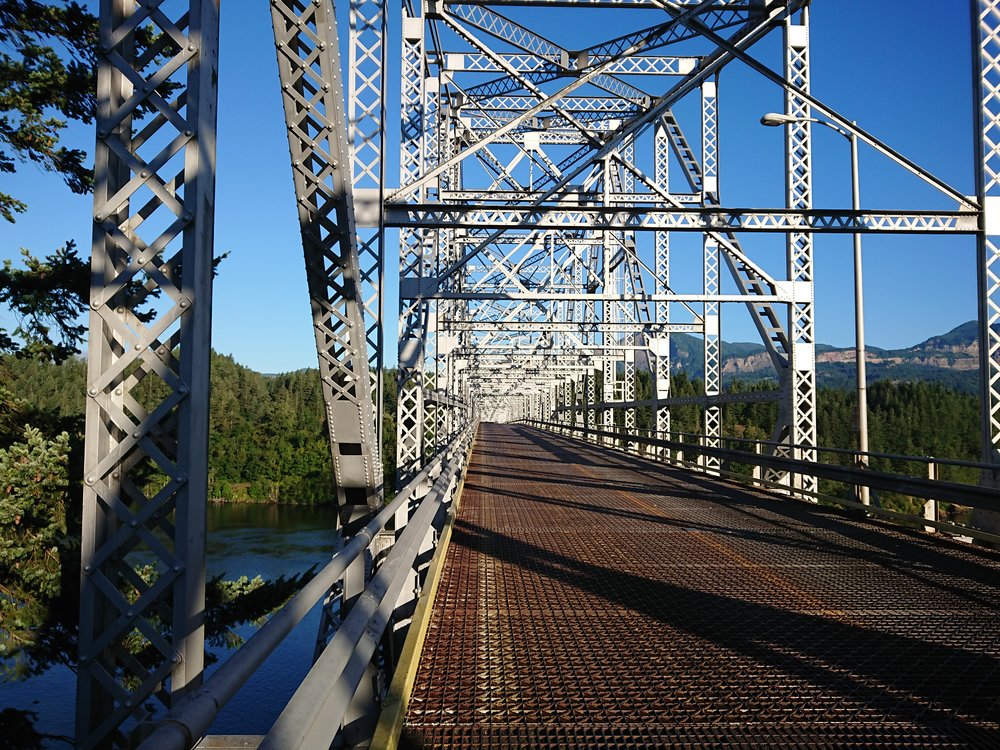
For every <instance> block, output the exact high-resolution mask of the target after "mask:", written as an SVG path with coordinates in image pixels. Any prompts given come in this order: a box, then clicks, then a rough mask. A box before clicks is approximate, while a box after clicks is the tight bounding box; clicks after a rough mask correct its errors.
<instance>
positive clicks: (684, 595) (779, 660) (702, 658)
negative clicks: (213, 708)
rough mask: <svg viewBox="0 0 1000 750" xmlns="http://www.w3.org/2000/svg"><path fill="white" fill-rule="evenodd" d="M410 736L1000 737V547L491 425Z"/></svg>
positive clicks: (728, 743) (749, 744) (798, 741)
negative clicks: (907, 527) (978, 545)
mask: <svg viewBox="0 0 1000 750" xmlns="http://www.w3.org/2000/svg"><path fill="white" fill-rule="evenodd" d="M442 576H443V577H442V580H441V584H440V587H439V589H438V592H437V598H436V600H435V604H434V610H433V614H432V618H431V622H430V627H429V631H428V635H427V641H426V643H425V645H424V650H423V655H422V658H421V662H420V666H419V670H418V673H417V677H416V684H415V686H414V689H413V695H412V698H411V701H410V705H409V710H408V713H407V717H406V727H405V730H404V736H403V745H402V746H403V747H409V748H418V747H419V748H458V747H476V748H515V747H525V748H527V747H539V748H544V747H552V748H555V747H560V748H565V747H595V748H596V747H600V748H613V747H636V746H643V747H664V748H667V747H669V748H694V747H698V748H702V747H720V746H724V747H731V748H758V747H770V748H847V747H849V748H875V747H877V748H887V747H894V748H903V747H906V748H919V747H941V748H953V747H954V748H984V749H986V748H989V749H990V750H995V748H998V747H1000V555H998V554H997V553H996V552H992V551H987V550H983V549H980V548H973V547H968V546H966V545H961V544H959V543H954V542H949V541H947V540H943V539H939V538H931V537H929V536H928V535H923V534H918V533H909V532H906V531H901V530H898V529H892V528H889V527H886V526H883V525H880V524H877V523H872V522H864V523H862V522H859V521H854V520H852V519H850V518H848V517H847V516H845V515H842V514H840V513H837V512H833V511H829V510H825V509H822V508H818V507H816V506H810V505H807V504H805V503H799V502H794V501H781V500H774V499H769V498H766V497H764V496H762V495H761V496H758V495H755V494H753V493H750V492H747V491H744V490H742V489H739V488H736V487H733V486H729V485H726V484H723V483H718V482H710V481H707V480H704V479H702V478H700V477H694V476H691V475H687V474H684V473H681V472H676V471H672V470H669V469H664V468H661V467H657V466H656V465H654V464H652V463H649V462H645V461H641V460H639V459H634V458H630V457H626V456H623V455H620V454H613V453H607V452H603V451H601V450H600V449H597V448H594V447H592V446H586V445H584V444H582V443H579V442H577V441H572V440H567V439H564V438H560V437H558V436H555V435H552V434H549V433H545V432H539V431H537V430H532V429H529V428H525V427H519V426H505V425H484V426H483V427H482V428H481V430H480V434H479V437H478V439H477V443H476V449H475V451H474V453H473V455H472V458H471V465H470V467H469V473H468V477H467V480H466V485H465V490H464V493H463V499H462V508H461V511H460V514H459V518H458V522H457V524H456V527H455V532H454V534H453V536H452V544H451V547H450V549H449V553H448V559H447V560H446V563H445V566H444V570H443V574H442Z"/></svg>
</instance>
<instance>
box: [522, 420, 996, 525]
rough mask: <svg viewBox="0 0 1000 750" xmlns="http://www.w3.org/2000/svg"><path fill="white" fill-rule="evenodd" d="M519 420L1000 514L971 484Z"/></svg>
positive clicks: (992, 495)
mask: <svg viewBox="0 0 1000 750" xmlns="http://www.w3.org/2000/svg"><path fill="white" fill-rule="evenodd" d="M522 421H523V422H524V423H525V424H537V425H540V426H543V427H555V428H558V429H561V430H567V429H568V430H573V431H574V432H583V433H584V434H585V435H594V436H597V437H606V438H614V439H623V440H628V441H629V442H632V443H642V444H645V445H651V446H655V447H659V448H670V449H673V450H683V451H685V452H692V453H695V454H702V455H705V456H711V457H713V458H720V459H723V460H728V461H736V462H739V463H749V464H756V465H757V466H762V467H764V468H768V469H781V470H783V471H788V472H792V473H797V474H803V473H806V474H809V475H811V476H814V477H818V478H821V479H830V480H832V481H835V482H843V483H845V484H852V485H865V486H868V487H872V488H874V489H880V490H888V491H891V492H901V493H903V494H904V495H912V496H914V497H923V498H929V499H933V500H940V501H944V502H952V503H957V504H959V505H968V506H971V507H973V508H982V509H983V510H990V511H993V512H1000V492H998V491H997V490H993V489H990V488H987V487H980V486H978V485H973V484H957V483H955V482H944V481H941V480H937V479H922V478H916V477H906V476H903V475H900V474H889V473H888V472H882V471H875V470H873V469H855V468H853V467H850V466H840V465H839V464H822V463H816V462H813V461H800V460H797V459H792V458H783V457H780V456H768V455H765V454H761V453H750V452H748V451H737V450H732V449H729V448H714V447H712V446H707V445H693V444H691V443H678V442H674V441H672V440H660V439H658V438H648V437H642V436H640V435H625V434H623V433H618V432H604V431H601V430H591V429H589V428H587V427H577V426H575V425H565V424H561V423H559V422H543V421H541V420H536V419H526V420H522Z"/></svg>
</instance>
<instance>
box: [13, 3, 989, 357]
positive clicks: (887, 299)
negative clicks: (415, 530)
mask: <svg viewBox="0 0 1000 750" xmlns="http://www.w3.org/2000/svg"><path fill="white" fill-rule="evenodd" d="M267 5H268V4H267V2H266V0H240V1H239V2H234V1H233V0H224V1H223V11H222V14H223V15H222V22H223V31H222V40H221V61H220V106H219V112H220V115H219V145H218V182H217V221H216V247H217V252H224V251H229V252H230V253H231V255H230V258H229V259H227V260H226V261H225V263H224V264H223V267H222V270H221V274H220V276H219V278H218V279H217V281H216V288H215V305H214V314H213V315H214V318H213V321H214V322H213V337H214V346H215V348H216V349H217V350H218V351H220V352H223V353H226V354H232V355H233V356H234V357H235V358H236V360H237V361H239V362H241V363H244V364H246V365H248V366H250V367H252V368H254V369H257V370H261V371H264V372H278V371H285V370H292V369H298V368H301V367H312V366H315V362H316V357H315V352H314V348H313V340H312V331H311V326H310V317H309V306H308V300H307V297H306V287H305V274H304V271H303V266H302V251H301V246H300V244H299V236H298V226H297V218H296V214H295V207H294V198H293V193H292V184H291V172H290V167H289V164H288V150H287V140H286V137H285V133H284V126H283V118H282V114H281V107H280V99H279V96H278V87H277V72H276V66H275V59H274V51H273V40H272V36H271V29H270V16H269V12H268V7H267ZM574 20H575V19H574ZM392 23H393V24H394V25H397V24H398V22H397V21H396V19H395V18H394V17H393V19H392ZM585 31H589V32H590V33H589V34H588V36H593V37H594V38H600V37H601V36H602V30H599V29H598V30H595V29H585ZM343 33H344V32H342V35H343ZM397 34H398V28H394V29H392V30H391V31H390V36H391V40H392V41H391V42H390V43H391V44H392V45H393V46H392V47H390V49H391V50H396V49H398V41H397ZM811 40H812V61H813V84H812V90H813V94H814V95H816V96H817V97H818V98H820V99H821V100H823V101H825V102H828V103H829V104H831V105H832V106H834V107H835V108H836V109H837V110H839V111H840V112H841V114H843V115H845V116H847V117H848V118H850V119H854V120H856V121H857V122H858V123H859V125H861V126H862V127H864V128H865V129H867V130H868V131H869V132H871V133H873V134H874V135H876V136H877V137H880V138H882V139H883V140H885V141H886V142H887V143H888V144H889V145H891V146H892V147H894V148H896V149H897V150H899V151H901V152H902V153H904V154H905V155H907V156H908V157H910V158H911V159H913V160H914V161H916V162H917V163H918V164H920V165H921V166H923V167H925V168H927V169H929V170H931V171H933V172H934V173H935V174H937V175H938V176H939V177H940V178H942V179H944V180H945V181H946V182H948V183H949V184H951V185H953V186H954V187H956V188H957V189H959V190H961V191H962V192H963V193H970V194H971V193H973V192H974V186H973V151H972V149H973V146H972V103H971V85H970V79H971V63H972V55H971V52H970V22H969V3H966V2H960V1H959V0H947V2H944V3H942V2H939V0H879V2H872V1H871V0H836V1H834V0H816V1H815V2H814V3H813V11H812V35H811ZM778 42H779V36H777V35H772V36H771V37H769V38H768V39H767V40H765V41H764V42H763V43H761V44H760V45H758V46H757V47H755V48H754V50H753V53H754V54H755V55H756V56H757V57H758V58H759V59H761V60H762V61H764V62H766V63H767V64H769V65H770V66H771V67H772V68H774V69H778V70H780V45H779V44H778ZM398 58H399V56H398V55H397V54H390V55H389V59H390V66H392V65H398ZM719 93H720V152H721V162H720V164H721V190H722V200H723V203H724V204H725V205H729V206H733V207H750V206H761V207H767V206H779V205H781V203H782V195H783V192H782V187H781V186H782V170H783V157H782V153H783V152H782V136H781V132H780V130H779V129H772V128H764V127H762V126H760V125H759V124H758V119H759V117H760V115H761V114H763V113H764V112H765V111H781V110H782V108H783V97H782V94H781V92H780V90H779V89H778V88H777V87H775V86H774V85H773V84H771V83H769V82H768V81H766V80H764V79H763V78H761V76H759V75H758V74H757V73H754V72H753V71H750V70H748V69H746V68H745V67H743V66H742V65H741V64H739V63H736V64H733V65H731V66H730V67H728V68H726V70H725V72H724V73H723V75H722V78H721V81H720V92H719ZM397 95H398V90H397V87H396V86H392V87H391V90H390V97H395V96H397ZM389 111H390V113H391V112H394V111H398V105H396V104H395V103H394V102H392V101H391V102H390V106H389ZM393 137H394V136H393V135H392V134H391V133H390V136H389V138H390V145H389V150H390V152H392V151H393V150H395V149H397V148H398V146H397V145H396V144H395V142H394V141H393V140H392V139H393ZM93 140H94V138H93V134H92V132H91V130H90V129H89V128H84V127H75V128H73V129H72V130H71V132H70V134H69V137H68V142H69V143H70V144H71V145H75V146H78V147H82V148H86V149H88V150H91V148H92V144H93ZM814 141H815V143H814V148H815V163H814V182H815V205H816V206H817V207H823V208H831V209H834V208H845V207H848V206H849V205H850V171H849V159H848V145H847V142H846V141H845V140H844V139H843V138H841V137H839V136H837V135H836V134H835V133H832V132H829V131H827V130H826V129H823V128H817V129H816V131H815V134H814ZM397 153H398V152H397ZM389 163H390V170H389V180H390V184H391V185H395V184H396V181H397V179H398V178H397V177H396V174H395V164H396V159H395V158H390V159H389ZM860 172H861V176H862V186H861V190H862V206H863V207H870V208H897V209H942V208H953V207H954V206H953V205H952V204H951V203H950V202H949V201H948V200H947V199H945V198H943V197H941V196H940V195H939V194H937V193H936V192H935V191H933V190H932V189H930V188H928V187H926V186H925V185H924V184H923V183H921V182H920V181H919V180H917V179H916V178H914V177H912V176H910V175H909V174H907V173H905V172H904V171H903V170H901V169H900V168H899V167H896V166H894V165H892V164H891V163H889V162H888V161H887V160H886V159H884V158H882V157H880V156H879V155H877V154H875V153H874V152H873V151H872V150H870V149H866V148H864V147H863V148H862V151H861V160H860ZM4 185H5V189H6V190H7V191H8V192H12V193H13V194H14V195H15V196H17V197H18V198H20V199H21V200H24V201H25V202H27V203H28V204H29V207H30V208H29V211H28V212H27V213H26V214H24V215H22V216H20V217H19V218H18V221H17V223H16V224H15V225H8V224H6V222H4V223H3V224H2V225H0V257H3V258H8V257H16V256H17V255H18V252H19V250H18V248H19V247H27V248H29V249H31V250H32V251H33V252H35V253H36V254H44V253H46V252H49V251H51V250H52V249H53V248H55V247H57V246H59V245H61V244H63V243H64V242H65V241H66V240H67V239H75V240H76V241H77V242H78V244H79V245H80V246H81V248H82V250H83V252H84V253H85V252H86V251H87V248H88V247H89V242H90V214H91V201H90V198H89V197H86V196H83V197H81V196H74V195H72V194H71V193H70V192H69V190H68V189H67V188H66V187H65V186H64V185H63V184H62V183H61V182H60V181H59V179H58V178H57V177H55V176H53V175H51V174H46V173H43V172H41V171H40V170H38V169H37V168H35V167H34V166H32V165H26V166H24V167H23V168H22V169H21V170H20V171H19V172H18V173H17V174H16V175H14V176H6V177H5V182H4ZM743 240H744V244H745V246H746V247H748V248H749V249H750V251H751V254H752V255H753V257H754V258H755V259H757V260H758V261H759V262H761V263H762V264H763V265H764V266H765V267H766V268H768V269H769V270H771V271H773V272H775V273H776V274H777V275H779V276H782V277H783V272H782V270H781V269H783V267H784V251H783V241H782V239H781V237H779V236H776V235H773V236H772V235H766V236H765V235H760V236H745V237H744V238H743ZM678 247H683V241H681V242H680V243H679V244H678ZM386 250H387V252H386V257H387V276H388V277H389V279H390V284H389V286H388V288H387V290H386V291H387V304H386V309H387V318H388V328H387V341H389V342H393V341H394V340H395V327H396V323H395V320H396V314H395V307H396V302H395V294H396V285H395V280H394V278H393V276H394V274H395V273H396V268H395V257H396V247H395V245H394V237H393V236H392V235H390V237H389V242H388V243H387V248H386ZM974 253H975V243H974V241H973V239H972V238H971V237H964V238H963V237H958V238H947V237H917V238H913V237H902V236H866V237H865V238H864V254H865V288H866V296H865V301H866V308H867V309H866V323H867V329H868V342H869V343H870V344H872V345H875V346H881V347H885V348H894V347H901V346H909V345H912V344H914V343H917V342H919V341H921V340H923V339H925V338H927V337H929V336H931V335H934V334H937V333H942V332H944V331H947V330H949V329H950V328H952V327H954V326H956V325H958V324H960V323H962V322H964V321H966V320H970V319H972V318H974V317H975V315H976V277H975V255H974ZM676 257H677V258H678V260H677V261H676V263H677V266H676V272H677V274H678V275H682V274H683V273H684V272H685V270H684V268H683V262H684V261H683V259H682V256H681V254H677V256H676ZM851 257H852V255H851V240H850V237H849V236H829V237H819V238H817V241H816V309H817V337H818V340H819V341H820V342H823V343H828V344H833V345H836V346H849V345H851V344H852V343H853V335H854V334H853V330H854V329H853V325H854V323H853V312H852V310H853V308H852V271H851ZM691 268H692V269H693V268H694V266H692V267H691ZM0 321H2V322H3V323H4V324H8V325H9V324H10V317H9V314H7V313H5V312H3V311H0ZM722 333H723V338H724V339H726V340H729V341H739V340H743V341H747V340H756V333H755V330H754V329H753V327H752V324H751V323H750V320H749V317H748V316H747V315H746V313H745V312H744V311H743V309H742V308H741V307H738V306H727V307H726V308H725V309H724V312H723V331H722ZM394 348H395V347H394V345H393V344H391V343H390V349H392V351H390V352H387V360H388V361H390V362H391V361H394V360H395V351H394Z"/></svg>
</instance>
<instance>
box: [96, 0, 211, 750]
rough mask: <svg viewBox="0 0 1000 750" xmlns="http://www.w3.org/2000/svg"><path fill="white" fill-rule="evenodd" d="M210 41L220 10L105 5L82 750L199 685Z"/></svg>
mask: <svg viewBox="0 0 1000 750" xmlns="http://www.w3.org/2000/svg"><path fill="white" fill-rule="evenodd" d="M149 32H152V34H150V33H149ZM149 37H154V38H155V41H154V42H153V43H152V48H151V49H143V47H142V45H143V42H142V41H141V40H142V39H148V38H149ZM217 45H218V0H192V2H190V3H187V2H184V3H149V4H147V5H145V6H143V5H139V6H137V5H136V4H135V3H134V2H131V1H130V0H103V2H102V3H101V19H100V36H99V58H98V89H97V95H98V96H97V98H98V109H97V134H98V140H97V149H96V153H95V165H96V170H95V173H96V182H95V188H94V241H93V259H92V269H93V282H92V287H91V297H90V338H89V347H88V348H89V351H88V365H87V395H88V396H89V398H88V400H87V428H86V429H87V434H86V452H85V458H84V472H85V474H84V492H83V540H82V552H81V557H82V570H83V577H82V582H81V592H80V595H81V602H80V636H79V643H80V664H79V671H78V689H77V696H78V700H77V713H76V716H77V731H76V737H77V745H78V746H80V747H84V748H91V747H112V746H124V745H126V744H127V743H128V738H127V737H126V736H125V735H126V731H127V726H128V724H129V723H130V722H132V723H133V725H134V722H137V721H142V720H143V719H144V718H145V716H146V714H147V712H148V708H147V702H148V701H149V700H150V699H152V698H154V697H155V698H156V699H158V700H159V701H160V702H161V703H163V704H165V705H167V706H169V705H170V704H171V703H172V702H173V701H174V700H175V699H176V698H178V697H180V696H182V695H184V694H185V693H187V692H188V691H190V690H191V689H193V688H196V687H197V686H198V684H199V683H200V680H201V675H202V668H203V661H204V601H205V592H204V585H205V584H204V581H205V573H204V543H205V502H206V494H207V483H208V470H207V469H208V455H207V454H208V413H209V410H208V394H209V378H208V376H209V352H210V328H211V309H212V250H213V244H212V243H213V205H214V202H215V120H216V116H215V113H216V80H217ZM140 544H144V545H146V546H148V548H149V549H150V551H151V553H152V555H153V557H154V563H153V565H152V568H151V570H150V571H149V572H148V573H147V572H143V573H140V572H138V571H136V570H135V569H133V567H132V565H131V564H130V563H129V562H128V561H127V557H126V556H127V555H128V553H129V552H131V551H132V550H133V549H134V548H135V547H136V546H137V545H140ZM133 637H137V638H139V639H141V640H142V642H144V643H145V645H146V648H145V649H144V655H143V658H142V660H140V659H138V658H136V657H135V656H134V655H133V653H132V652H130V650H129V649H128V648H127V646H126V641H127V640H128V639H129V638H133Z"/></svg>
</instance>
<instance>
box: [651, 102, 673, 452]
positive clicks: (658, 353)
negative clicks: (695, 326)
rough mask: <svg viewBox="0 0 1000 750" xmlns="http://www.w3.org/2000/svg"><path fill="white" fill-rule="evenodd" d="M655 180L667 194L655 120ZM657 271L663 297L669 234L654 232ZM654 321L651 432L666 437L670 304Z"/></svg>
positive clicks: (661, 132)
mask: <svg viewBox="0 0 1000 750" xmlns="http://www.w3.org/2000/svg"><path fill="white" fill-rule="evenodd" d="M653 147H654V149H655V152H654V170H655V171H654V176H655V179H656V184H657V185H659V186H660V187H662V188H663V189H664V190H666V191H667V192H669V191H670V136H669V134H668V132H667V126H666V123H665V122H664V121H663V120H662V118H661V119H659V120H657V122H656V128H655V131H654V135H653ZM654 242H655V243H656V246H655V253H656V255H655V258H654V263H655V265H654V270H655V271H656V281H655V290H656V293H657V294H666V293H667V292H668V291H669V289H670V233H669V232H656V233H655V236H654ZM655 309H656V314H655V318H654V320H655V321H656V326H655V327H654V329H653V330H654V331H655V334H654V335H655V338H654V339H653V340H652V341H651V342H650V344H651V345H652V346H651V348H650V351H651V354H652V358H653V363H654V366H653V368H651V370H652V372H651V374H652V377H653V402H654V404H655V407H654V412H655V413H654V415H653V429H655V430H656V433H657V437H666V436H667V435H668V434H669V432H670V407H669V406H667V405H665V404H663V403H661V402H662V401H663V400H665V399H668V398H670V329H669V324H670V303H669V302H657V303H656V308H655ZM658 454H659V456H660V457H661V458H669V455H670V451H669V449H667V448H660V449H658Z"/></svg>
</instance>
